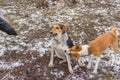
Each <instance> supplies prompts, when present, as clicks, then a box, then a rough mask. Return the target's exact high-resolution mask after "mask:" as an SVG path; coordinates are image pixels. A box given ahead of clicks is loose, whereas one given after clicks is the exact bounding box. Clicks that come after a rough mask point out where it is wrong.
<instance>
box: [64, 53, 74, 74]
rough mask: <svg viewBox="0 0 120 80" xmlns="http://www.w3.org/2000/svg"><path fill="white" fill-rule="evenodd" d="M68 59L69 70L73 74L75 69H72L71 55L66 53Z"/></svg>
mask: <svg viewBox="0 0 120 80" xmlns="http://www.w3.org/2000/svg"><path fill="white" fill-rule="evenodd" d="M66 59H67V63H68V69H69V72H70V73H71V74H73V73H74V71H73V69H72V66H71V62H70V55H68V54H66Z"/></svg>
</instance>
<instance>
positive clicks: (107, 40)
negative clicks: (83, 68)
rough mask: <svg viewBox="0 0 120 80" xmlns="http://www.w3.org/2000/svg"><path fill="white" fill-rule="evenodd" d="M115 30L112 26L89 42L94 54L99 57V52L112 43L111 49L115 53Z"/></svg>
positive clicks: (116, 39) (116, 45)
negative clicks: (109, 29)
mask: <svg viewBox="0 0 120 80" xmlns="http://www.w3.org/2000/svg"><path fill="white" fill-rule="evenodd" d="M116 30H117V28H112V29H111V31H109V32H106V33H104V34H102V35H100V36H99V37H97V38H96V39H95V40H93V41H90V42H89V45H90V46H91V48H92V53H93V54H94V56H98V57H99V56H100V55H101V52H102V51H104V50H105V49H107V48H108V47H109V46H110V45H112V47H113V50H114V51H115V52H116V53H117V50H118V38H117V37H116V36H117V33H116Z"/></svg>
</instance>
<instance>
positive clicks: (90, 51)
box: [88, 45, 92, 55]
mask: <svg viewBox="0 0 120 80" xmlns="http://www.w3.org/2000/svg"><path fill="white" fill-rule="evenodd" d="M88 49H89V55H91V54H92V47H91V46H90V45H89V47H88Z"/></svg>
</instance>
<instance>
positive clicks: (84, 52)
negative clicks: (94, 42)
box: [79, 45, 89, 56]
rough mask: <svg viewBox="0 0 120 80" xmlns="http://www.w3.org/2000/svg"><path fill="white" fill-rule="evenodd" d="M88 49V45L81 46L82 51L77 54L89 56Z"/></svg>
mask: <svg viewBox="0 0 120 80" xmlns="http://www.w3.org/2000/svg"><path fill="white" fill-rule="evenodd" d="M88 49H89V45H83V46H82V50H81V51H80V52H79V54H80V55H81V56H86V55H89V51H88Z"/></svg>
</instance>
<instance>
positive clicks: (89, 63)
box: [87, 55, 93, 69]
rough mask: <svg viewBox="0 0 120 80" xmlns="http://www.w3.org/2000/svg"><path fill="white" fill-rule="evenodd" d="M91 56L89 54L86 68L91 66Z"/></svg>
mask: <svg viewBox="0 0 120 80" xmlns="http://www.w3.org/2000/svg"><path fill="white" fill-rule="evenodd" d="M92 57H93V56H92V55H90V56H89V61H88V65H87V68H88V69H90V68H91V62H92Z"/></svg>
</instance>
